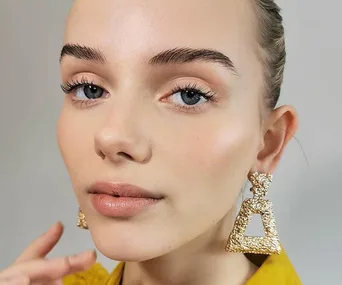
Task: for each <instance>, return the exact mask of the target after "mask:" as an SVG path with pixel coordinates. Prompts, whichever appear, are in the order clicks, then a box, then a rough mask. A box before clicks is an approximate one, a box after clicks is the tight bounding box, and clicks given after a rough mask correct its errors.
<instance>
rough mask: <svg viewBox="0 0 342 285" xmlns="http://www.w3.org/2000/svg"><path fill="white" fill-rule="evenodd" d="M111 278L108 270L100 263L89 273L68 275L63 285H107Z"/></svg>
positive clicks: (88, 271)
mask: <svg viewBox="0 0 342 285" xmlns="http://www.w3.org/2000/svg"><path fill="white" fill-rule="evenodd" d="M108 278H109V274H108V272H107V270H106V269H105V268H104V267H103V266H102V265H101V264H99V263H96V264H94V265H93V266H92V267H91V268H90V269H88V270H87V271H82V272H78V273H74V274H71V275H68V276H66V277H64V278H63V285H94V284H96V285H105V284H106V283H107V280H108Z"/></svg>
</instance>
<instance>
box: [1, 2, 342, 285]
mask: <svg viewBox="0 0 342 285" xmlns="http://www.w3.org/2000/svg"><path fill="white" fill-rule="evenodd" d="M278 2H279V4H280V5H281V6H282V7H283V15H284V17H285V26H286V32H287V46H288V48H287V50H288V63H287V66H286V73H285V83H284V88H283V93H282V97H281V103H290V104H293V105H294V106H295V107H296V108H297V110H298V112H299V116H300V129H299V132H298V134H297V135H296V140H293V141H292V142H291V143H290V145H289V147H288V149H287V150H286V152H285V155H284V158H283V160H282V162H281V165H280V167H279V168H278V169H277V171H276V173H275V178H274V180H275V182H274V183H273V186H272V190H271V193H270V198H271V199H272V201H273V203H274V208H275V215H276V218H277V224H278V227H279V232H280V236H281V239H282V243H283V245H284V247H285V248H286V250H287V252H288V254H289V256H290V257H291V259H292V261H293V264H294V265H295V267H296V268H297V271H298V273H299V274H300V276H301V278H302V280H303V283H304V284H311V285H316V284H317V285H318V284H319V285H321V284H322V285H325V284H341V282H342V281H341V280H342V275H341V271H342V260H341V253H342V222H341V217H342V213H341V210H340V209H341V201H342V194H341V193H342V187H341V178H342V150H341V145H342V127H341V122H342V115H341V112H340V109H341V108H342V96H341V94H340V93H341V88H340V87H341V83H342V78H341V75H342V72H341V66H342V55H341V52H342V39H341V28H342V26H341V19H340V13H341V10H342V3H341V1H340V0H330V1H312V0H301V1H298V0H287V1H285V0H283V1H278ZM70 4H71V0H63V1H62V0H59V1H46V0H44V1H43V0H41V1H39V0H30V1H27V0H25V1H24V0H21V1H20V0H0V94H1V95H0V96H1V100H0V138H1V148H0V189H1V190H0V191H1V196H0V268H3V267H5V266H7V265H8V264H9V263H10V262H11V261H12V260H13V259H14V258H15V257H16V256H17V255H18V254H19V253H20V251H21V250H22V249H23V248H24V247H25V246H26V245H27V244H28V243H29V242H30V241H31V240H32V239H34V238H35V237H36V236H37V235H39V234H40V233H42V232H43V231H45V230H46V229H47V228H48V227H49V226H50V225H51V224H53V223H55V222H56V221H57V220H61V221H62V222H63V223H64V224H65V226H66V232H65V235H64V237H63V239H62V241H61V243H60V244H59V245H58V246H57V247H56V249H55V250H54V252H53V254H52V256H59V255H64V254H71V253H76V252H78V251H80V250H83V249H87V248H92V243H91V240H90V236H89V233H88V232H86V231H81V230H78V229H77V228H76V226H75V222H76V218H75V217H76V213H77V203H76V199H75V198H74V196H73V193H72V189H71V186H70V182H69V178H68V175H67V173H66V170H65V168H64V165H63V162H62V160H61V157H60V155H59V152H58V149H57V144H56V137H55V126H56V120H57V117H58V113H59V109H60V106H61V103H62V98H63V94H62V92H61V91H60V89H59V83H60V77H59V67H58V56H59V51H60V48H61V44H62V34H63V27H64V20H65V17H66V14H67V11H68V8H69V6H70ZM305 156H306V157H307V160H308V163H307V161H306V158H305ZM258 226H259V225H257V223H254V224H253V227H254V228H255V229H256V230H259V228H258ZM249 230H250V231H253V228H250V229H249ZM99 259H100V261H101V262H103V263H104V265H105V266H106V267H107V268H108V269H112V267H113V266H114V264H113V262H112V261H109V260H106V259H105V258H104V257H102V256H100V258H99Z"/></svg>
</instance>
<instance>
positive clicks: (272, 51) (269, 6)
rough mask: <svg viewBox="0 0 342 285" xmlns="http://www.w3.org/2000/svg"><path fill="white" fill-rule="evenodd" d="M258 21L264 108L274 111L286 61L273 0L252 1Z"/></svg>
mask: <svg viewBox="0 0 342 285" xmlns="http://www.w3.org/2000/svg"><path fill="white" fill-rule="evenodd" d="M252 2H253V3H252V5H253V6H254V8H255V10H256V16H257V18H258V21H259V23H258V24H259V31H260V32H259V36H258V41H259V47H260V54H259V56H260V60H261V61H262V63H263V65H264V67H265V68H264V79H265V91H266V92H265V98H266V106H267V108H269V109H274V108H275V106H276V105H277V103H278V100H279V96H280V91H281V85H282V83H283V76H284V68H285V61H286V50H285V36H284V27H283V18H282V16H281V15H280V11H281V9H280V7H279V6H278V5H277V4H276V3H275V2H274V0H252Z"/></svg>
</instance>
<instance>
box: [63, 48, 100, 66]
mask: <svg viewBox="0 0 342 285" xmlns="http://www.w3.org/2000/svg"><path fill="white" fill-rule="evenodd" d="M67 55H68V56H72V57H75V58H78V59H83V60H89V61H94V62H97V63H102V64H103V63H106V57H105V56H104V54H103V53H102V52H101V51H100V50H99V49H96V48H92V47H87V46H81V45H78V44H66V45H64V46H63V48H62V51H61V55H60V58H59V62H62V60H63V58H64V57H65V56H67Z"/></svg>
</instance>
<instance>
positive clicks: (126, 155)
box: [117, 151, 133, 160]
mask: <svg viewBox="0 0 342 285" xmlns="http://www.w3.org/2000/svg"><path fill="white" fill-rule="evenodd" d="M117 155H118V156H122V157H124V158H126V159H129V160H133V157H132V156H131V155H129V154H128V153H126V152H123V151H120V152H118V153H117Z"/></svg>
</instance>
